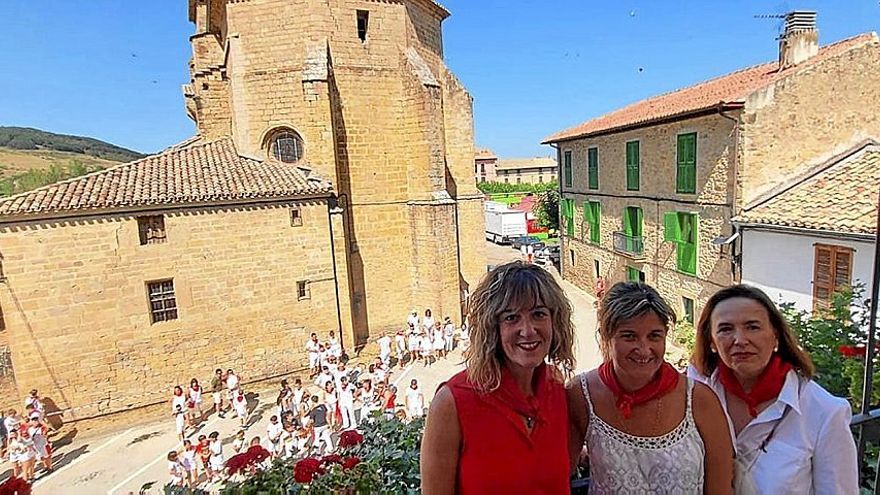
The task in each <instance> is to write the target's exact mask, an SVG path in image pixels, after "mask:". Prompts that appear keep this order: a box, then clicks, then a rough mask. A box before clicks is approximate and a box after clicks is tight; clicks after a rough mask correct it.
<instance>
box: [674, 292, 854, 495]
mask: <svg viewBox="0 0 880 495" xmlns="http://www.w3.org/2000/svg"><path fill="white" fill-rule="evenodd" d="M691 364H692V369H691V370H690V374H691V375H693V376H694V377H695V378H697V379H698V380H700V381H703V382H704V383H706V384H707V385H709V387H710V388H712V390H714V391H715V393H716V394H717V395H718V398H719V399H721V405H722V407H723V408H724V411H725V412H726V413H727V417H728V418H729V419H730V423H729V427H730V434H731V436H732V437H733V438H734V443H735V446H736V452H737V464H738V466H737V473H738V474H740V475H741V476H742V481H741V482H740V484H745V485H747V486H748V487H749V491H752V492H754V493H761V494H775V493H817V494H826V493H827V494H838V493H840V494H849V493H852V494H855V493H858V492H859V487H858V482H859V473H858V463H857V460H856V446H855V442H854V441H853V437H852V434H851V433H850V428H849V423H850V419H851V417H852V410H851V408H850V405H849V403H848V402H847V401H846V400H845V399H841V398H839V397H834V396H833V395H831V394H830V393H828V391H827V390H825V389H824V388H822V387H821V386H820V385H819V384H817V383H816V382H814V381H813V380H812V379H811V378H812V376H813V371H814V370H813V362H812V360H811V359H810V356H809V354H807V352H806V351H804V350H803V349H801V347H800V346H799V345H798V342H797V338H796V337H795V335H794V333H793V332H792V331H791V328H789V326H788V324H787V323H786V321H785V318H784V317H783V316H782V313H781V312H780V311H779V309H778V308H777V307H776V305H775V304H773V302H772V301H771V300H770V298H769V297H767V295H766V294H765V293H764V292H763V291H761V290H760V289H757V288H755V287H750V286H748V285H734V286H731V287H727V288H725V289H722V290H720V291H718V292H716V293H715V294H714V295H713V296H712V297H710V298H709V300H708V301H707V303H706V306H705V307H704V308H703V312H702V314H701V315H700V321H699V322H698V324H697V341H696V348H695V349H694V354H693V356H692V357H691Z"/></svg>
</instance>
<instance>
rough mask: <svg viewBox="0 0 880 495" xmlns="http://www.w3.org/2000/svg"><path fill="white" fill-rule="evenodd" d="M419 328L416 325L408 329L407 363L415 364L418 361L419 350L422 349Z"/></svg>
mask: <svg viewBox="0 0 880 495" xmlns="http://www.w3.org/2000/svg"><path fill="white" fill-rule="evenodd" d="M420 328H421V327H420V326H419V325H418V324H416V325H415V326H413V325H412V324H410V327H409V362H410V363H415V362H416V360H418V359H419V349H421V347H422V339H421V335H420V333H419V329H420Z"/></svg>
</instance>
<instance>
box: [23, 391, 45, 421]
mask: <svg viewBox="0 0 880 495" xmlns="http://www.w3.org/2000/svg"><path fill="white" fill-rule="evenodd" d="M29 406H33V407H34V411H37V412H38V413H40V420H43V419H45V415H46V408H45V407H44V406H43V401H42V400H40V394H39V392H37V389H33V390H31V392H30V394H28V396H27V398H26V399H25V400H24V409H25V410H27V408H28V407H29Z"/></svg>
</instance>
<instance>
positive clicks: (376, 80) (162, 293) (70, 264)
mask: <svg viewBox="0 0 880 495" xmlns="http://www.w3.org/2000/svg"><path fill="white" fill-rule="evenodd" d="M189 16H190V20H191V21H192V22H193V23H194V24H195V34H194V35H193V36H191V37H190V41H191V43H192V50H193V56H192V59H191V61H190V73H191V79H190V81H189V84H186V85H184V87H183V93H184V97H185V102H186V111H187V113H188V115H189V116H190V117H191V118H192V119H193V120H194V121H195V124H196V129H197V134H196V135H195V136H194V137H192V138H191V139H188V140H186V141H184V142H182V143H179V144H177V145H174V146H172V147H170V148H168V149H167V150H165V151H163V152H162V153H160V154H157V155H153V156H149V157H146V158H144V159H141V160H138V161H135V162H132V163H126V164H122V165H118V166H115V167H112V168H110V169H107V170H103V171H100V172H96V173H93V174H89V175H86V176H83V177H79V178H76V179H71V180H68V181H64V182H60V183H56V184H52V185H49V186H46V187H43V188H41V189H38V190H34V191H30V192H27V193H23V194H20V195H17V196H14V197H10V198H5V199H3V200H2V201H0V263H2V266H0V268H2V272H0V277H2V278H0V309H2V319H3V320H2V323H3V326H2V328H3V330H2V332H0V333H2V334H4V335H3V337H5V339H6V340H7V341H8V345H9V349H10V358H11V365H12V369H13V371H14V377H13V374H12V373H8V374H7V375H8V377H7V378H6V380H7V382H8V383H7V385H6V386H8V387H9V386H11V387H14V388H12V389H11V390H17V394H18V397H21V396H23V394H26V393H27V391H28V390H30V389H31V388H37V389H39V390H40V393H41V394H42V395H45V396H47V397H48V398H50V400H51V401H52V402H53V403H54V404H55V405H56V406H57V408H58V409H59V410H60V411H62V412H63V413H64V417H65V418H66V419H68V420H70V419H85V418H90V417H95V416H100V415H105V414H109V413H116V412H122V411H128V410H134V409H138V408H141V407H144V406H149V405H154V404H160V403H162V402H163V401H166V400H167V399H168V396H169V394H170V387H172V386H173V385H175V384H178V383H180V384H185V383H188V382H189V380H190V379H191V378H192V377H196V378H199V379H200V380H201V381H203V382H207V381H208V380H209V379H210V376H211V373H212V370H213V369H214V368H217V367H222V368H224V369H225V368H233V369H235V370H236V371H237V372H239V373H240V375H241V376H242V377H243V379H244V380H245V381H246V382H252V381H259V380H266V379H272V378H275V377H279V376H283V375H285V374H289V373H291V372H294V371H296V370H299V369H301V368H302V367H303V366H304V364H305V355H304V347H303V346H304V342H305V340H306V338H307V336H308V335H309V334H310V333H311V332H317V333H318V334H319V335H322V336H325V335H327V333H328V332H329V331H331V330H335V331H337V333H338V334H339V335H340V336H341V340H342V342H343V344H344V345H345V346H346V348H348V349H349V350H350V351H351V350H354V349H356V348H361V347H363V346H366V345H369V344H370V343H372V342H374V341H375V339H376V338H377V337H378V336H380V335H382V334H384V333H386V332H390V331H393V330H395V329H396V328H397V327H398V326H399V325H401V324H402V323H403V322H405V319H406V315H407V314H408V313H409V311H411V310H412V309H415V308H417V309H419V310H421V311H423V310H424V309H425V308H431V309H432V310H433V312H434V314H435V315H437V316H447V315H448V316H450V317H452V318H453V320H454V321H456V322H460V321H461V319H462V317H463V311H464V304H465V299H466V296H467V294H468V292H469V290H471V289H472V288H473V285H474V284H475V283H476V282H477V281H478V279H479V277H480V276H481V274H482V273H483V272H484V271H485V267H486V262H485V253H484V241H483V234H484V233H483V224H482V222H483V220H482V219H483V217H482V196H481V195H480V194H479V192H478V190H477V189H476V187H475V184H474V180H473V170H472V167H473V156H474V146H473V120H472V101H471V97H470V95H469V94H468V92H467V90H466V89H465V88H464V87H463V86H462V85H461V83H460V82H459V81H458V80H457V79H456V77H455V76H454V75H453V74H452V73H451V72H450V71H449V69H448V68H447V67H446V65H445V64H444V62H443V42H442V27H441V25H442V22H443V20H444V19H445V18H446V17H448V16H449V12H448V11H447V10H446V9H445V8H444V7H442V6H441V5H439V4H438V3H436V2H434V1H432V0H322V1H311V0H189ZM9 382H11V385H10V383H9ZM206 385H207V383H206ZM11 395H14V394H11ZM12 399H13V400H14V402H15V403H17V404H18V403H19V401H18V399H16V398H15V397H12Z"/></svg>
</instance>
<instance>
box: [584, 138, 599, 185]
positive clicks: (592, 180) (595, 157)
mask: <svg viewBox="0 0 880 495" xmlns="http://www.w3.org/2000/svg"><path fill="white" fill-rule="evenodd" d="M587 174H588V175H589V184H588V187H589V188H590V189H599V150H598V149H597V148H590V149H588V150H587Z"/></svg>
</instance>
